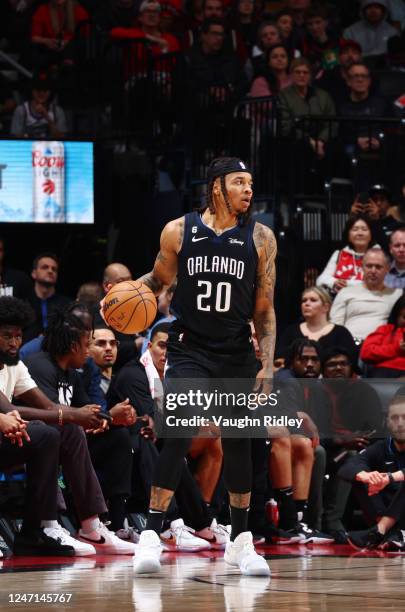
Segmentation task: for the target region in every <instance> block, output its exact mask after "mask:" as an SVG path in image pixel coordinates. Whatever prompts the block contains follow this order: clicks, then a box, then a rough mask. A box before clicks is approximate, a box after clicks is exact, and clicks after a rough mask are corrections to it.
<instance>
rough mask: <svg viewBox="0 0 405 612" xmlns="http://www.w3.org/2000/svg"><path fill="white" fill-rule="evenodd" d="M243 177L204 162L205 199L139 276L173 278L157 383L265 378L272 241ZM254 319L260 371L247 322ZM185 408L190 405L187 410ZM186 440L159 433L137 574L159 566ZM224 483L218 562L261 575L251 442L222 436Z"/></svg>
mask: <svg viewBox="0 0 405 612" xmlns="http://www.w3.org/2000/svg"><path fill="white" fill-rule="evenodd" d="M252 194H253V192H252V176H251V173H250V172H249V170H248V169H247V167H246V166H245V164H244V163H243V162H242V161H241V160H239V159H237V158H230V157H223V158H218V159H216V160H214V161H213V162H211V164H210V166H209V168H208V187H207V203H206V206H205V207H204V208H203V209H202V210H201V211H199V212H193V213H189V214H186V215H185V216H184V217H181V218H180V219H176V220H174V221H171V222H170V223H168V224H167V225H166V227H165V228H164V229H163V231H162V235H161V242H160V252H159V254H158V256H157V258H156V261H155V265H154V268H153V271H152V272H150V273H149V274H146V275H145V276H144V277H142V278H141V279H140V280H141V281H142V282H144V283H145V284H146V285H148V286H149V287H150V288H151V289H152V290H153V292H154V293H155V294H156V295H157V294H159V293H160V292H161V291H162V289H163V288H164V287H165V286H169V285H171V284H172V283H173V281H174V279H175V277H176V275H177V289H176V292H175V294H174V297H173V300H172V307H171V310H172V312H173V314H174V315H175V316H176V319H177V320H176V321H175V323H174V324H173V325H172V328H171V332H170V335H169V343H168V351H167V372H166V380H167V381H168V382H170V380H173V379H181V378H184V379H204V378H205V379H207V378H235V379H236V378H242V379H243V378H250V379H254V378H255V377H256V379H259V381H258V382H264V381H265V379H271V378H272V364H273V352H274V342H275V331H276V330H275V327H276V326H275V315H274V308H273V293H274V284H275V256H276V250H277V248H276V240H275V238H274V235H273V232H272V231H271V230H270V229H269V228H268V227H265V226H264V225H262V224H261V223H258V222H254V221H251V220H250V218H249V209H250V204H251V199H252ZM252 318H253V322H254V326H255V329H256V334H257V339H258V342H259V346H260V355H261V362H262V369H261V370H260V372H259V373H258V374H256V372H257V370H256V358H255V353H254V349H253V344H252V342H251V333H250V326H249V320H250V319H252ZM187 409H188V410H190V415H192V414H194V413H193V410H194V411H195V408H192V407H191V406H190V407H187ZM190 444H191V437H187V438H182V439H179V438H176V439H170V438H167V439H166V440H165V443H164V446H163V450H162V452H161V454H160V457H159V461H158V464H157V467H156V471H155V474H154V477H153V486H152V491H151V500H150V509H149V514H148V520H147V525H146V530H145V531H144V532H143V533H142V534H141V537H140V542H139V546H138V550H137V553H136V556H135V560H134V569H135V572H136V573H146V572H157V571H159V569H160V561H159V557H160V552H161V545H160V540H159V537H158V535H157V534H159V533H160V531H161V527H162V523H163V519H164V516H165V512H166V510H167V508H168V506H169V503H170V500H171V498H172V496H173V494H174V491H175V490H176V488H177V485H178V482H179V478H180V474H181V470H182V468H183V461H184V457H185V456H186V454H187V452H188V449H189V447H190ZM222 446H223V453H224V480H225V485H226V487H227V489H228V492H229V499H230V512H231V523H232V533H231V541H230V542H229V543H228V544H227V547H226V550H225V561H226V562H227V563H229V564H230V565H233V566H236V567H239V568H240V570H241V573H242V574H246V575H262V576H268V575H269V574H270V569H269V566H268V564H267V562H266V561H265V559H264V558H263V557H261V556H260V555H258V554H257V553H256V551H255V549H254V546H253V541H252V534H251V533H250V532H248V531H247V523H248V510H249V503H250V490H251V479H252V474H251V472H252V466H251V450H250V439H248V438H237V439H236V438H227V437H223V439H222Z"/></svg>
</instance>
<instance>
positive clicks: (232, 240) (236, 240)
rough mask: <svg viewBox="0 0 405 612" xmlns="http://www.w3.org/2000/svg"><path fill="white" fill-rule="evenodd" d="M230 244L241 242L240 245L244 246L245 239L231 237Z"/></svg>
mask: <svg viewBox="0 0 405 612" xmlns="http://www.w3.org/2000/svg"><path fill="white" fill-rule="evenodd" d="M228 242H229V244H240V246H243V245H244V244H245V243H244V242H243V240H238V239H237V238H229V241H228Z"/></svg>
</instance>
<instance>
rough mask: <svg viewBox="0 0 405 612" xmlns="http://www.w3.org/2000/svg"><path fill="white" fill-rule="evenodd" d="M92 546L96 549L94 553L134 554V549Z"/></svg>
mask: <svg viewBox="0 0 405 612" xmlns="http://www.w3.org/2000/svg"><path fill="white" fill-rule="evenodd" d="M94 548H95V549H96V555H128V556H130V555H134V554H135V550H128V549H124V548H122V549H117V548H114V547H111V548H110V547H109V546H103V545H101V546H96V545H95V546H94Z"/></svg>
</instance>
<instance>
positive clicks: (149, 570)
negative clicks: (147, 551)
mask: <svg viewBox="0 0 405 612" xmlns="http://www.w3.org/2000/svg"><path fill="white" fill-rule="evenodd" d="M160 570H161V565H160V561H159V560H158V559H140V560H138V561H136V557H135V559H134V573H135V574H158V573H159V572H160Z"/></svg>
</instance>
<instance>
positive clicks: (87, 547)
mask: <svg viewBox="0 0 405 612" xmlns="http://www.w3.org/2000/svg"><path fill="white" fill-rule="evenodd" d="M44 532H45V533H46V535H47V536H49V537H50V538H53V539H54V540H57V541H58V542H60V543H61V544H63V545H65V546H72V547H73V548H74V551H75V556H76V557H85V556H87V555H95V554H96V549H95V548H94V546H92V545H91V544H86V543H85V542H81V541H80V540H76V538H72V536H71V535H70V533H69V532H68V530H67V529H65V528H64V527H62V525H59V523H58V524H57V525H56V526H55V527H44Z"/></svg>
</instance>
